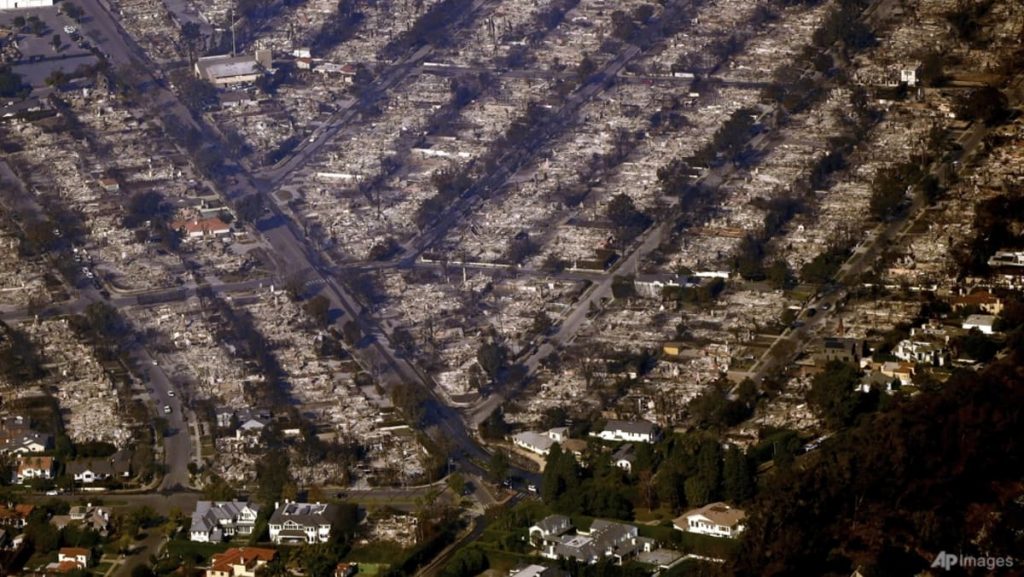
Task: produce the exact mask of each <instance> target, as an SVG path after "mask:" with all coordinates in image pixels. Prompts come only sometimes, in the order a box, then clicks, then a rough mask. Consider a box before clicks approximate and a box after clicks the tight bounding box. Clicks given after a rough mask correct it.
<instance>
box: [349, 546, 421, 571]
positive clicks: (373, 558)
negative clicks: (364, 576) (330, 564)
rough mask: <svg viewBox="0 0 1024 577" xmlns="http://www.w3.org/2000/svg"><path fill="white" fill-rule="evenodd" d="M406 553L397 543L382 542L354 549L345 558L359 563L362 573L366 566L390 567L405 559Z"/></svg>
mask: <svg viewBox="0 0 1024 577" xmlns="http://www.w3.org/2000/svg"><path fill="white" fill-rule="evenodd" d="M406 553H408V552H407V551H406V550H405V549H403V548H402V546H401V545H398V544H397V543H389V542H387V541H381V542H377V543H369V544H366V545H360V546H357V547H354V548H353V549H352V550H351V551H350V552H349V554H348V555H346V556H345V560H346V561H354V562H356V563H359V572H360V573H362V572H363V569H362V568H363V565H364V564H367V563H368V564H380V565H389V564H390V562H391V561H394V560H396V559H404V558H405V555H406Z"/></svg>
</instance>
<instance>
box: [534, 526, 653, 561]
mask: <svg viewBox="0 0 1024 577" xmlns="http://www.w3.org/2000/svg"><path fill="white" fill-rule="evenodd" d="M529 535H530V543H531V544H532V545H533V546H534V547H536V548H537V549H538V550H539V552H540V555H541V556H542V557H545V558H548V559H575V560H576V561H578V562H580V563H586V564H593V563H597V562H598V561H600V560H602V559H611V560H612V561H613V562H614V563H616V564H619V565H621V564H622V562H623V561H625V560H626V559H629V558H632V557H635V556H636V555H638V554H639V553H642V552H650V551H653V550H654V549H655V548H657V543H655V542H654V540H653V539H650V538H647V537H640V536H639V530H638V529H637V527H636V526H634V525H629V524H626V523H617V522H614V521H606V520H604V519H595V520H594V521H593V523H591V525H590V529H589V530H588V531H579V530H576V529H575V527H574V526H573V524H572V521H570V520H569V518H568V517H566V516H564V515H551V516H549V517H546V518H544V519H542V520H541V521H539V522H538V523H537V524H536V525H533V526H532V527H530V529H529Z"/></svg>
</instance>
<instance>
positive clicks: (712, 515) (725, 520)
mask: <svg viewBox="0 0 1024 577" xmlns="http://www.w3.org/2000/svg"><path fill="white" fill-rule="evenodd" d="M746 517H747V514H746V513H745V512H744V511H743V510H742V509H736V508H734V507H730V506H729V505H726V504H725V503H709V504H707V505H704V506H703V507H700V508H698V509H693V510H690V511H687V512H686V513H683V514H682V516H680V517H677V518H676V519H675V520H674V521H673V522H672V524H673V526H675V528H676V529H678V530H679V531H685V532H687V533H697V534H699V535H710V536H712V537H729V538H732V537H736V536H737V535H739V534H740V533H742V532H743V529H744V525H743V520H744V519H746Z"/></svg>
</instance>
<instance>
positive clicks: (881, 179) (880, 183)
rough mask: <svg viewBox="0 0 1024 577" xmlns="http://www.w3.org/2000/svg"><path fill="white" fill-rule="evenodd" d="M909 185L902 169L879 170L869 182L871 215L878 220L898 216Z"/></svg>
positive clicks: (897, 167) (905, 173) (906, 174)
mask: <svg viewBox="0 0 1024 577" xmlns="http://www.w3.org/2000/svg"><path fill="white" fill-rule="evenodd" d="M911 184H912V182H911V181H910V179H909V178H908V173H907V171H906V170H905V169H904V168H903V167H899V166H893V167H889V168H883V169H882V170H879V171H878V173H876V174H875V178H874V180H872V181H871V199H870V201H869V206H870V208H871V214H872V215H873V216H874V217H875V218H877V219H880V220H891V219H892V218H894V217H896V216H899V215H900V213H901V212H902V209H903V205H904V202H905V200H906V198H907V190H908V188H909V187H910V185H911Z"/></svg>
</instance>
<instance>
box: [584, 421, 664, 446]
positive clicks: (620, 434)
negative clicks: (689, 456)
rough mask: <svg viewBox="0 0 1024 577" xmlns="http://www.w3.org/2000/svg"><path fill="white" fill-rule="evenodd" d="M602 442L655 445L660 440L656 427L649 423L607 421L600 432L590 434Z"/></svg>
mask: <svg viewBox="0 0 1024 577" xmlns="http://www.w3.org/2000/svg"><path fill="white" fill-rule="evenodd" d="M590 434H591V436H594V437H598V438H600V439H601V440H604V441H631V442H634V443H657V442H658V440H659V439H660V438H661V434H660V433H659V431H658V426H657V425H655V424H654V423H652V422H650V421H608V424H606V425H605V426H604V428H603V429H601V431H600V432H597V433H590Z"/></svg>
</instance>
